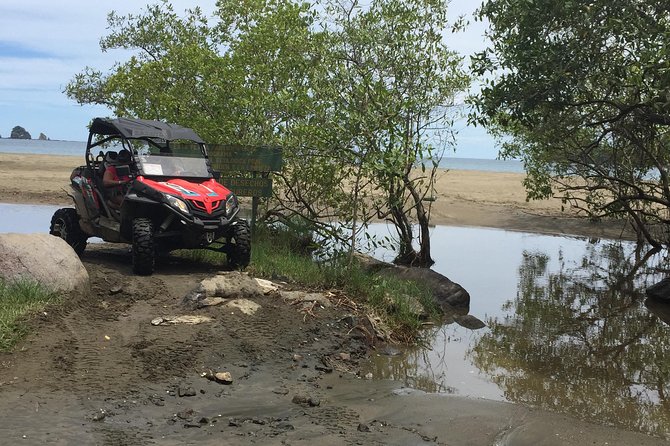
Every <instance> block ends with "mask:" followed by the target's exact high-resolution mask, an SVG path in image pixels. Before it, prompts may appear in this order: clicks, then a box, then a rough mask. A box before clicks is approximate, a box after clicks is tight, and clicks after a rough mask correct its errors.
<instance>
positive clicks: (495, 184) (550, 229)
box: [0, 152, 634, 240]
mask: <svg viewBox="0 0 670 446" xmlns="http://www.w3.org/2000/svg"><path fill="white" fill-rule="evenodd" d="M81 164H83V159H82V158H81V157H79V156H69V155H39V154H17V153H4V152H2V153H0V202H1V203H11V204H50V205H64V206H67V205H70V204H71V201H70V198H69V197H68V196H67V195H66V187H67V186H68V184H69V177H70V173H71V172H72V169H74V168H75V167H77V166H79V165H81ZM524 178H525V174H520V173H509V172H489V171H478V170H455V169H448V170H444V169H440V172H439V174H438V176H437V181H436V184H435V192H436V196H437V200H436V201H435V202H433V203H431V205H430V211H431V223H432V224H434V225H447V226H464V227H482V228H496V229H504V230H511V231H522V232H533V233H541V234H554V235H574V236H582V237H597V238H609V239H625V240H634V234H632V233H631V231H630V229H627V228H626V226H625V223H624V222H622V221H617V222H599V223H595V222H591V221H589V220H587V219H585V218H582V217H579V216H577V215H576V214H575V212H574V211H573V210H571V209H570V208H569V207H568V208H566V210H565V211H562V210H561V208H562V203H561V201H560V200H559V199H549V200H542V201H530V202H528V201H526V193H525V190H524V188H523V185H522V183H521V182H522V181H523V179H524Z"/></svg>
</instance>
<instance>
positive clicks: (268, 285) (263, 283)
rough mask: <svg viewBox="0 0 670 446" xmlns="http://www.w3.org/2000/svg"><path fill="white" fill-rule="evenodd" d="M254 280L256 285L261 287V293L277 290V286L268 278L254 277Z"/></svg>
mask: <svg viewBox="0 0 670 446" xmlns="http://www.w3.org/2000/svg"><path fill="white" fill-rule="evenodd" d="M254 280H255V281H256V283H257V284H258V286H259V287H261V290H262V291H263V294H270V293H273V292H275V291H278V290H279V286H278V285H276V284H275V283H273V282H270V281H269V280H265V279H256V278H254Z"/></svg>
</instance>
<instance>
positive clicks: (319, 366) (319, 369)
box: [314, 364, 333, 373]
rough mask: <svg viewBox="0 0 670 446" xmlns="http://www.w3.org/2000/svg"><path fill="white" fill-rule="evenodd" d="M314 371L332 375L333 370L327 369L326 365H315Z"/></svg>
mask: <svg viewBox="0 0 670 446" xmlns="http://www.w3.org/2000/svg"><path fill="white" fill-rule="evenodd" d="M314 370H318V371H319V372H324V373H333V368H332V367H329V366H327V365H320V364H317V365H315V366H314Z"/></svg>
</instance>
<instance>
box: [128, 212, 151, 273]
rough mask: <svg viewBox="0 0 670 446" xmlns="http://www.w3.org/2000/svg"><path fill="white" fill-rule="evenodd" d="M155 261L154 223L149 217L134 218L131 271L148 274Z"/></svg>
mask: <svg viewBox="0 0 670 446" xmlns="http://www.w3.org/2000/svg"><path fill="white" fill-rule="evenodd" d="M155 263H156V250H155V247H154V225H153V223H152V222H151V219H148V218H136V219H134V220H133V272H134V273H135V274H138V275H140V276H150V275H151V274H152V273H153V272H154V265H155Z"/></svg>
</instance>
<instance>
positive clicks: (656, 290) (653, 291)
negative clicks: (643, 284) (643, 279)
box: [647, 277, 670, 300]
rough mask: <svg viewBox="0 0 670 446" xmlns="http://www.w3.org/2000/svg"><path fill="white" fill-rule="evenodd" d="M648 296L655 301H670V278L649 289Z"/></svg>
mask: <svg viewBox="0 0 670 446" xmlns="http://www.w3.org/2000/svg"><path fill="white" fill-rule="evenodd" d="M647 296H649V297H653V298H654V299H661V300H670V277H666V278H665V279H663V280H661V281H660V282H658V283H656V284H654V285H652V286H650V287H649V288H647Z"/></svg>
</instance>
